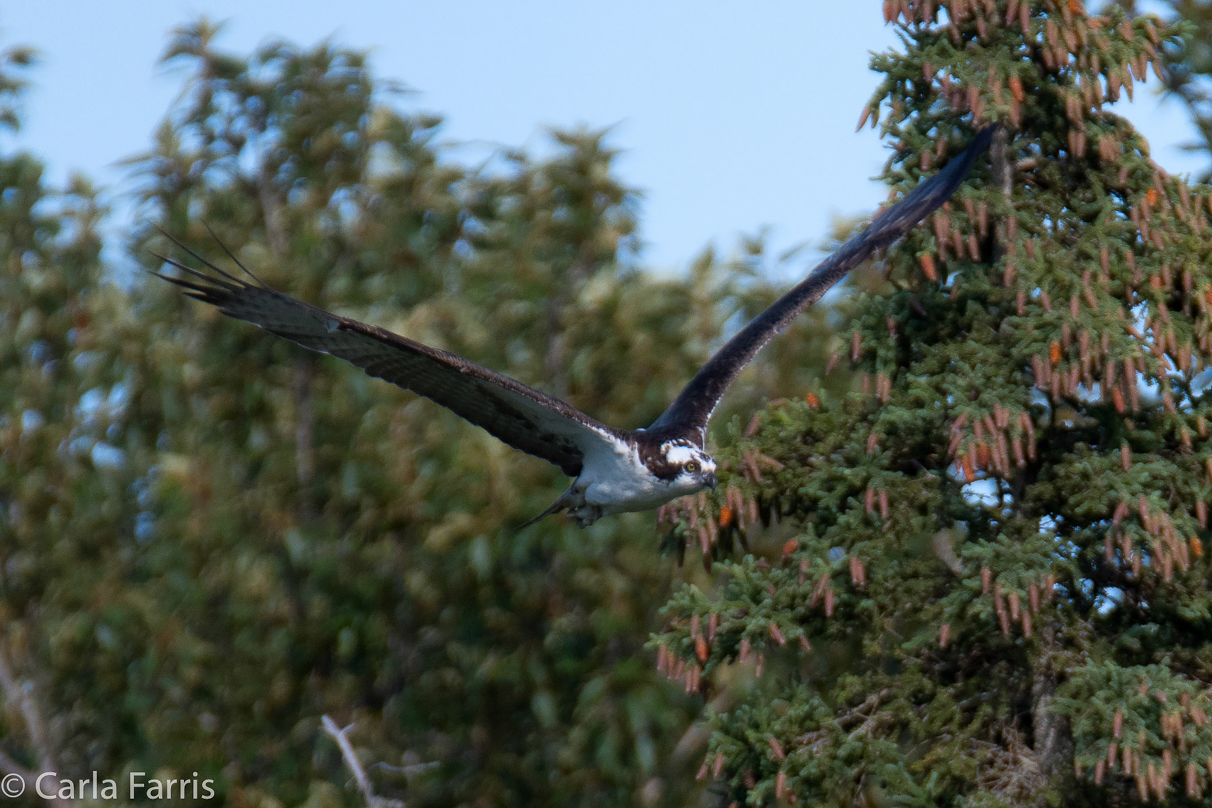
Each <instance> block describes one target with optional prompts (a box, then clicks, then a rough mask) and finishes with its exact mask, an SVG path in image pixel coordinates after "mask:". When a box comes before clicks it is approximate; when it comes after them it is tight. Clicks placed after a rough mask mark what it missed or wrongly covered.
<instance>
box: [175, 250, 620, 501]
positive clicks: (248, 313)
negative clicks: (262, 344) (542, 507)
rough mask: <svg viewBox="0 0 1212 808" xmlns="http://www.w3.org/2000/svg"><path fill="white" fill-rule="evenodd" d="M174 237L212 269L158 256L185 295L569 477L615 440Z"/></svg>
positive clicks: (493, 377) (509, 383) (589, 423)
mask: <svg viewBox="0 0 1212 808" xmlns="http://www.w3.org/2000/svg"><path fill="white" fill-rule="evenodd" d="M170 238H171V237H170ZM173 241H174V242H176V244H177V246H178V247H180V248H181V249H182V250H184V251H185V252H187V253H189V254H190V255H191V256H193V257H194V258H195V259H196V260H197V261H199V262H201V263H202V264H204V265H205V266H206V267H207V268H208V269H209V270H210V271H211V272H212V273H214V274H207V273H204V272H200V271H198V270H197V269H193V268H190V267H188V266H186V265H185V264H182V263H181V262H180V261H177V260H174V259H172V258H165V257H163V256H157V257H159V258H160V259H161V260H162V261H164V262H165V263H168V264H171V265H172V266H174V267H176V268H177V269H178V270H180V272H181V273H182V274H181V275H180V276H177V277H174V276H171V275H164V274H160V273H153V274H155V275H156V276H157V277H160V278H163V279H164V280H166V281H169V282H170V283H175V284H177V285H178V286H182V287H184V288H185V289H186V290H187V291H186V294H187V295H189V296H190V297H193V298H196V299H198V300H201V301H203V302H205V303H210V304H211V305H212V306H215V307H217V308H218V309H219V310H220V311H221V312H223V313H224V314H226V315H227V316H229V317H234V318H236V319H237V320H246V321H248V322H250V323H252V324H254V325H258V326H260V327H261V328H264V329H265V330H266V331H269V332H270V333H272V334H277V335H278V336H280V337H285V338H286V339H288V340H291V341H293V342H297V343H299V344H300V345H302V346H303V347H305V348H310V349H311V350H313V351H319V352H321V353H326V354H332V355H333V356H336V357H339V358H341V359H344V360H345V361H347V362H351V363H353V364H354V365H357V366H358V367H360V368H362V370H364V371H366V372H367V373H368V374H370V375H371V376H375V377H378V378H380V379H384V380H386V381H389V382H391V383H392V384H396V385H399V386H400V387H403V388H404V389H405V390H411V391H413V392H414V393H418V394H420V395H422V396H425V397H426V398H428V399H430V400H432V401H434V402H436V403H438V404H441V405H442V406H443V407H446V408H447V409H448V410H450V411H451V412H453V413H455V414H456V415H458V416H460V417H462V418H465V419H467V420H468V421H470V422H471V423H473V424H475V425H476V426H478V427H482V428H483V429H485V430H487V431H488V432H490V433H491V434H492V435H494V436H496V437H497V438H499V439H500V440H502V441H504V442H505V443H507V444H509V445H510V446H512V447H514V448H515V449H520V450H522V451H523V452H526V453H527V454H532V455H534V456H536V457H541V458H543V459H544V460H547V461H549V462H551V463H554V464H555V465H557V466H559V467H560V469H561V470H563V472H564V473H565V474H567V475H568V476H570V477H576V476H577V475H578V474H580V473H581V466H582V463H583V460H584V457H585V455H586V454H587V453H588V452H589V451H590V450H592V449H593V448H594V447H595V446H602V445H604V444H612V445H613V444H614V443H615V442H616V440H615V437H616V435H617V431H616V430H613V429H611V428H610V427H607V426H605V425H603V424H600V423H598V422H597V421H595V420H593V419H592V418H590V417H589V416H587V415H585V414H584V413H583V412H581V411H580V410H577V409H576V408H575V407H571V406H569V405H568V404H565V403H564V402H563V401H560V400H559V399H558V398H553V397H552V396H549V395H547V394H546V393H543V392H541V391H539V390H535V389H534V388H533V387H529V386H528V385H525V384H522V383H521V382H519V381H517V380H515V379H511V378H509V377H508V376H505V375H502V374H500V373H496V372H494V371H491V370H489V369H488V368H485V367H483V366H481V365H477V364H476V363H475V362H470V361H468V360H466V359H464V358H463V357H461V356H456V355H455V354H452V353H448V352H447V351H441V350H438V349H437V348H431V347H429V346H428V345H422V344H421V343H419V342H415V341H413V340H410V339H408V338H407V337H401V336H399V335H398V334H393V333H391V332H390V331H386V330H384V329H382V328H376V327H375V326H372V325H366V324H365V323H360V322H358V321H357V320H351V319H349V318H347V317H340V316H338V315H336V314H331V313H329V312H327V311H324V310H323V309H320V308H317V307H316V306H312V305H309V304H307V303H304V302H303V301H301V300H296V299H295V298H293V297H291V296H290V295H286V294H283V293H282V292H279V291H277V290H276V289H272V288H270V287H269V286H266V285H265V284H263V283H261V282H260V281H259V280H257V279H256V278H255V277H254V276H252V274H251V273H249V277H250V278H252V281H253V282H251V283H249V282H246V281H243V280H241V279H239V278H236V277H234V276H232V275H230V274H228V273H226V272H224V271H223V270H221V269H219V268H218V267H216V266H215V265H214V264H212V263H210V262H209V261H206V260H205V259H203V258H202V257H200V256H199V255H198V254H197V253H195V252H193V251H192V250H190V249H189V248H187V247H185V245H183V244H181V243H180V242H179V241H176V239H173ZM228 255H229V256H230V255H231V253H228ZM232 260H233V261H234V260H235V258H234V256H232ZM236 263H237V264H239V262H238V261H237V262H236ZM241 269H243V267H241ZM245 271H246V272H247V270H245Z"/></svg>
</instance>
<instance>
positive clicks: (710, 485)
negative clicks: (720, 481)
mask: <svg viewBox="0 0 1212 808" xmlns="http://www.w3.org/2000/svg"><path fill="white" fill-rule="evenodd" d="M707 487H708V488H710V489H711V490H712V491H714V490H715V472H714V471H713V472H711V473H710V474H708V475H707Z"/></svg>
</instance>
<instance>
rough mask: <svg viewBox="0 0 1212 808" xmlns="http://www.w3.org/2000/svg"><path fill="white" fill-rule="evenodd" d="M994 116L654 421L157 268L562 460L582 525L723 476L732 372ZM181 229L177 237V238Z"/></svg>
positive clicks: (923, 192)
mask: <svg viewBox="0 0 1212 808" xmlns="http://www.w3.org/2000/svg"><path fill="white" fill-rule="evenodd" d="M993 131H994V127H988V128H986V129H983V130H982V131H980V132H979V133H978V134H977V136H976V138H975V139H974V141H973V142H972V144H971V145H969V147H968V148H967V150H965V151H964V153H963V154H961V155H960V156H959V157H957V158H955V159H954V160H952V161H951V162H950V163H949V164H948V165H947V167H946V168H944V169H943V170H942V171H940V172H939V173H938V174H936V175H935V176H934V177H932V178H930V179H928V180H925V181H924V182H922V183H921V184H920V185H919V186H918V187H917V188H916V189H914V191H913V192H912V193H910V194H909V195H908V196H907V197H905V198H904V199H902V200H901V201H900V202H899V203H897V204H896V205H894V206H893V207H891V208H889V209H888V210H886V211H884V212H883V213H881V214H879V215H877V216H876V218H875V220H874V221H873V222H872V223H871V224H870V225H868V226H867V227H866V228H865V229H864V230H863V231H862V232H860V233H859V234H858V235H856V236H854V237H853V238H851V239H850V240H849V241H847V242H846V243H845V244H843V245H842V247H841V248H840V249H839V250H838V251H837V252H835V253H834V254H833V255H831V256H830V257H829V258H827V259H826V260H825V261H824V262H822V263H821V264H820V265H819V266H817V267H816V268H815V269H814V270H813V271H812V272H811V273H810V274H809V275H808V277H807V278H805V279H804V280H803V281H802V282H800V284H799V285H797V286H796V287H795V288H793V289H792V290H791V291H789V292H787V293H786V294H785V295H783V296H782V297H780V298H779V299H778V300H776V301H775V302H774V304H773V305H771V306H770V308H768V309H766V310H765V311H764V312H762V313H761V314H759V315H758V316H757V317H755V318H754V319H753V321H752V322H751V323H749V325H747V326H745V327H744V328H743V329H741V330H740V331H739V332H738V333H737V334H736V335H735V336H734V337H732V339H730V340H728V342H727V343H725V344H724V346H723V347H722V348H720V350H719V351H718V352H716V354H715V355H714V356H713V357H711V359H710V360H708V362H707V364H705V365H703V367H702V368H700V369H699V371H698V373H696V374H695V375H694V378H692V379H691V380H690V383H689V384H687V385H686V387H685V388H684V389H683V390H682V392H681V393H680V394H678V397H677V398H676V399H674V401H673V403H672V404H670V405H669V408H668V409H667V410H665V412H664V413H662V414H661V416H660V417H659V418H657V419H656V421H654V422H653V423H652V425H651V426H649V427H648V428H646V429H631V430H629V429H616V428H614V427H610V426H607V425H605V424H602V423H599V422H598V421H595V420H594V419H592V418H590V417H589V416H588V415H586V414H585V413H583V412H581V411H580V410H578V409H576V408H575V407H572V406H570V405H569V404H567V403H565V402H563V401H561V400H559V399H558V398H555V397H553V396H549V395H547V394H546V393H543V392H541V391H539V390H536V389H534V388H533V387H530V386H528V385H525V384H522V383H521V382H519V381H517V380H515V379H511V378H509V377H508V376H504V375H502V374H500V373H496V372H494V371H492V370H489V369H488V368H485V367H482V366H480V365H477V364H476V363H475V362H471V361H469V360H467V359H464V358H463V357H461V356H456V355H455V354H452V353H448V352H446V351H441V350H438V349H437V348H431V347H429V346H428V345H422V344H421V343H419V342H415V341H414V340H410V339H408V338H407V337H402V336H399V335H398V334H393V333H391V332H390V331H385V330H384V329H381V328H376V327H375V326H372V325H366V324H365V323H360V322H358V321H356V320H351V319H349V318H346V317H340V316H338V315H335V314H330V313H329V312H327V311H324V310H323V309H320V308H317V307H315V306H312V305H310V304H307V303H304V302H303V301H301V300H296V299H295V298H293V297H291V296H290V295H286V294H283V293H282V292H279V291H277V290H276V289H272V288H270V287H269V286H267V285H265V284H264V283H262V282H261V281H260V280H258V279H257V278H256V277H255V276H253V275H252V273H250V272H248V270H246V269H244V267H243V266H241V265H240V263H239V261H238V260H236V258H235V256H233V255H231V253H230V252H228V256H229V257H230V258H231V259H232V260H233V261H234V262H235V263H236V265H237V266H240V268H241V269H242V270H244V271H245V273H246V274H248V276H249V278H251V282H248V281H244V280H241V279H240V278H236V277H234V276H232V275H230V274H228V273H226V272H224V271H223V270H221V269H219V268H218V267H216V266H215V265H214V264H212V263H210V262H209V261H206V260H205V259H204V258H202V257H201V256H199V255H197V254H196V253H194V252H193V251H192V250H189V249H188V248H187V247H185V246H184V245H183V244H181V243H180V242H176V243H177V245H178V246H179V247H180V248H181V249H183V250H185V252H187V253H189V255H191V256H193V258H195V259H196V260H198V261H200V262H201V263H202V264H203V265H205V266H206V267H208V268H209V269H210V270H211V271H212V272H214V273H215V275H208V274H205V273H203V272H199V271H198V270H196V269H192V268H190V267H188V266H186V265H185V264H183V263H181V262H180V261H177V260H174V259H172V258H165V257H163V256H157V257H159V258H160V259H161V260H162V261H164V262H165V263H167V264H170V265H172V266H174V267H176V268H177V269H178V270H180V272H181V273H183V274H182V275H181V276H178V277H173V276H169V275H164V274H161V273H153V274H155V275H157V276H158V277H160V278H163V279H164V280H166V281H169V282H171V283H175V284H177V285H178V286H182V287H184V288H185V289H186V290H187V291H186V294H187V295H189V296H190V297H193V298H196V299H198V300H201V301H203V302H206V303H210V304H211V305H213V306H216V307H218V309H219V310H220V311H222V312H223V313H224V314H226V315H228V316H229V317H234V318H236V319H238V320H246V321H248V322H250V323H253V324H254V325H258V326H260V327H261V328H263V329H265V330H266V331H269V332H270V333H273V334H277V335H278V336H280V337H285V338H286V339H289V340H292V341H294V342H297V343H298V344H300V345H302V346H303V347H305V348H310V349H311V350H313V351H319V352H321V353H326V354H332V355H333V356H336V357H339V358H341V359H344V360H345V361H347V362H351V363H353V364H354V365H357V366H358V367H360V368H362V370H364V371H365V372H366V373H368V374H370V375H371V376H375V377H378V378H380V379H385V380H386V381H389V382H392V383H393V384H397V385H399V386H400V387H403V388H404V389H406V390H411V391H413V392H414V393H418V394H420V395H422V396H425V397H426V398H428V399H430V400H432V401H434V402H436V403H438V404H441V405H442V406H443V407H446V408H447V409H449V410H451V411H452V412H454V413H455V414H457V415H459V416H461V417H462V418H465V419H466V420H468V421H470V422H471V423H473V424H475V425H476V426H479V427H482V428H483V429H485V430H487V431H488V432H490V433H491V434H493V435H495V436H496V437H497V438H499V439H500V440H502V441H504V442H505V443H507V444H509V445H510V446H512V447H514V448H515V449H520V450H522V451H523V452H526V453H528V454H532V455H534V456H536V457H541V458H543V459H544V460H546V461H548V462H550V463H554V464H555V465H556V466H559V468H560V470H561V471H563V472H564V473H565V474H567V475H568V476H569V477H573V478H575V479H574V480H573V482H572V486H571V487H570V488H569V489H568V490H567V491H566V492H565V493H564V494H563V495H562V496H561V497H560V498H559V499H558V500H556V501H555V503H554V504H552V506H551V507H550V508H548V509H547V510H545V511H544V512H543V513H542V514H540V515H539V516H537V517H535V519H532V520H531V521H530V522H527V523H526V524H528V525H529V524H531V523H533V522H536V521H538V520H539V519H542V518H543V517H545V516H547V515H549V514H552V513H556V512H558V511H567V512H568V513H569V514H570V515H571V516H572V517H573V518H574V519H575V520H576V522H577V524H578V525H580V526H581V527H585V526H587V525H590V524H592V523H593V522H595V521H597V520H598V519H600V518H601V517H602V516H605V515H607V514H612V513H619V512H622V511H639V510H645V509H648V508H655V507H657V506H659V505H663V504H664V503H666V502H669V501H670V500H672V499H675V498H677V497H681V496H685V495H687V494H693V493H695V492H697V491H700V490H702V489H704V488H714V487H715V482H716V479H715V461H714V460H712V459H711V456H710V455H709V454H707V452H706V451H705V447H704V443H705V441H706V437H707V421H708V420H709V419H710V418H711V413H712V412H713V411H714V410H715V407H716V404H717V403H718V402H719V400H720V397H721V396H723V394H724V391H725V390H726V389H727V388H728V385H729V384H731V383H732V380H733V379H735V378H736V376H737V374H738V373H740V372H741V369H742V368H744V367H745V365H747V364H748V363H749V361H750V360H751V359H752V358H753V357H754V355H755V354H756V353H757V352H758V351H759V350H761V348H762V346H764V345H765V344H766V343H767V342H769V341H770V339H771V337H773V336H774V335H775V334H777V333H779V332H780V331H782V330H783V329H784V328H786V326H787V325H788V323H790V322H791V320H792V319H794V318H795V317H796V315H798V314H799V313H800V312H801V311H803V310H804V309H805V308H807V307H808V306H810V305H811V304H813V303H815V302H816V301H817V300H819V299H820V298H821V296H822V295H823V294H824V293H825V292H826V290H828V289H829V287H831V286H833V285H834V284H835V283H837V282H838V281H839V280H841V278H842V277H843V276H844V275H845V274H846V273H847V272H849V271H850V270H851V269H852V268H854V267H855V266H857V265H858V264H859V263H861V262H862V261H863V260H864V259H865V258H867V257H868V256H869V255H871V253H872V252H873V251H875V250H877V249H880V248H883V247H886V246H888V245H889V244H891V243H892V242H894V241H896V240H897V239H898V238H900V237H901V236H902V235H904V234H905V233H906V232H908V231H909V230H910V229H911V228H912V227H913V226H914V225H916V224H917V223H918V222H920V221H921V220H922V219H923V218H925V216H926V215H927V214H929V213H930V212H931V211H933V210H935V209H936V208H938V207H939V206H940V205H942V204H943V203H944V202H945V201H947V199H948V198H950V196H951V194H952V193H953V192H954V191H955V189H956V188H957V187H958V186H959V184H960V182H961V181H962V180H963V178H964V176H965V175H966V174H967V173H968V169H969V168H971V166H972V163H973V161H974V160H975V159H976V156H977V155H978V154H980V153H981V152H982V151H984V149H985V148H986V147H987V146H988V144H989V140H990V138H991V137H992V136H993ZM174 241H175V239H174Z"/></svg>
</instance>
